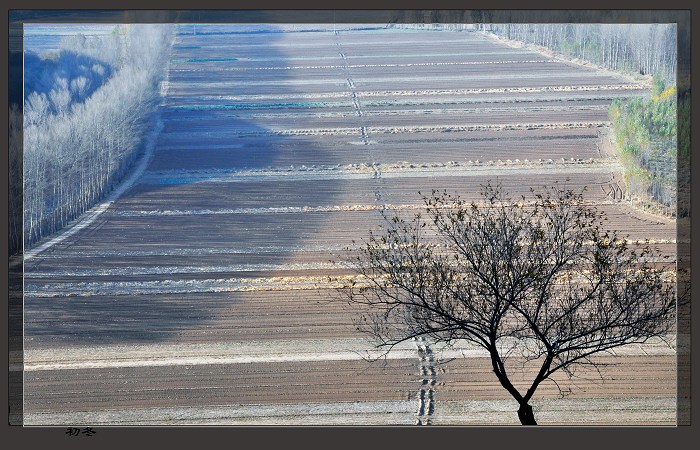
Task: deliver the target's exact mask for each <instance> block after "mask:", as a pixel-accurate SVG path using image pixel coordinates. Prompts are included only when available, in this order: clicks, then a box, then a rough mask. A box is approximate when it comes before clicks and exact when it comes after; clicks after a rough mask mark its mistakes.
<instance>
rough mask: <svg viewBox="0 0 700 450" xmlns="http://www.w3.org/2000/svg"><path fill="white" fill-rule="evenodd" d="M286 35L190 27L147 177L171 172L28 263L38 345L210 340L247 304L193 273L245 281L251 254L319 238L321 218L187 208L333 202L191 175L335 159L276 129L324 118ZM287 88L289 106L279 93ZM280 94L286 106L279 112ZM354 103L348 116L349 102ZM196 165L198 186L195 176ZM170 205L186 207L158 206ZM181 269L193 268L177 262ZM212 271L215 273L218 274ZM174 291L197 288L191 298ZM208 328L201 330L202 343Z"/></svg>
mask: <svg viewBox="0 0 700 450" xmlns="http://www.w3.org/2000/svg"><path fill="white" fill-rule="evenodd" d="M195 33H196V34H195ZM304 34H305V36H306V35H308V36H311V35H312V34H313V36H312V38H313V39H318V40H327V41H328V45H327V48H326V49H325V50H324V51H325V53H324V55H325V56H326V57H330V56H332V50H333V49H334V48H335V46H334V43H333V40H332V39H333V33H332V32H323V33H304ZM285 37H286V36H285V34H283V33H279V32H270V30H266V31H265V32H257V33H256V32H244V33H236V32H232V31H231V28H228V27H227V26H225V25H208V26H203V25H197V29H196V30H195V29H194V27H191V26H184V25H182V26H180V28H179V32H178V35H177V39H176V44H175V46H174V48H173V53H172V56H171V65H170V68H169V83H170V88H169V91H168V95H167V97H166V98H165V100H164V102H163V103H164V104H163V106H162V107H161V113H162V114H161V119H162V122H163V130H162V132H161V133H160V135H159V137H158V140H157V143H156V148H155V152H154V155H153V159H152V161H151V163H150V166H149V167H148V169H147V172H146V174H149V173H150V174H153V173H155V172H156V171H163V172H162V174H161V176H160V178H157V179H155V180H150V181H147V180H145V179H142V181H146V182H143V183H141V184H139V183H138V182H137V184H136V185H135V186H134V187H132V188H131V189H130V190H129V191H127V192H126V193H125V194H124V195H123V196H122V197H121V198H120V199H119V200H118V201H117V202H116V203H115V204H113V205H112V207H111V208H110V209H109V210H108V211H107V212H106V213H105V214H103V215H102V216H100V217H99V218H98V219H97V220H96V221H95V222H93V223H92V224H91V225H90V226H89V227H87V228H85V229H84V230H81V231H80V232H78V233H76V234H75V235H73V236H71V237H70V238H69V239H66V240H65V241H63V242H61V243H59V244H57V245H55V246H53V247H51V248H50V249H48V250H46V251H45V252H43V253H41V254H40V255H38V256H37V257H35V258H34V259H32V260H30V261H28V262H27V263H26V265H25V289H26V291H25V292H26V297H25V303H24V306H25V308H24V313H25V321H24V324H25V344H26V345H27V347H28V348H31V347H34V346H36V347H46V346H49V347H50V346H57V345H67V346H70V345H94V344H125V343H129V344H135V343H150V342H163V341H178V342H179V341H181V340H191V339H205V340H206V339H207V337H206V336H207V333H210V331H207V330H209V329H211V328H212V325H211V324H212V323H214V324H215V323H216V320H217V315H218V314H220V311H221V310H222V309H225V310H227V311H230V310H231V309H232V308H233V309H235V308H236V307H237V302H239V300H237V299H236V296H235V294H231V293H225V292H219V293H216V292H211V291H209V292H197V289H198V288H197V286H198V282H197V281H196V280H197V279H201V278H212V279H220V278H227V277H232V276H238V275H240V274H237V273H235V271H234V270H233V269H227V267H229V268H230V267H232V266H235V265H236V264H245V263H246V261H250V260H251V259H253V260H254V261H256V262H258V263H265V262H266V260H268V262H271V263H273V264H279V263H280V262H281V261H284V260H285V259H286V258H287V257H288V256H289V255H290V254H291V253H292V250H289V249H291V248H295V247H296V248H298V247H299V246H302V245H303V244H304V242H303V239H304V237H303V236H309V235H313V234H314V233H320V232H322V229H321V228H320V227H321V226H322V223H319V222H316V221H314V218H313V217H312V215H307V216H306V217H303V216H302V215H300V216H298V217H299V218H298V220H299V221H301V222H294V220H291V221H290V220H287V221H286V222H284V224H282V225H280V224H279V223H277V224H276V223H275V221H277V220H278V217H279V215H273V216H266V215H264V214H248V215H238V214H234V215H226V214H220V215H209V214H194V213H189V212H191V211H201V210H203V209H227V208H236V207H239V206H241V205H245V206H246V207H256V205H257V207H270V206H273V207H276V206H280V202H284V201H288V200H289V198H290V196H291V197H294V198H299V199H304V198H305V197H309V196H310V197H309V198H312V199H313V200H311V201H313V202H314V203H316V204H324V205H329V204H333V202H334V198H333V197H334V194H332V193H325V192H323V191H316V192H311V193H309V192H304V191H299V192H292V193H290V191H289V189H286V190H284V191H283V190H282V189H278V188H277V187H276V184H275V182H274V181H269V182H267V183H268V184H269V186H270V191H269V192H263V193H261V192H257V193H256V195H252V197H254V200H253V201H251V200H250V198H251V195H250V193H246V192H240V191H239V190H238V188H237V186H239V184H238V183H217V182H211V183H210V182H204V183H196V182H195V181H203V179H204V180H206V178H207V177H208V176H210V175H211V173H213V172H216V171H237V170H241V169H259V168H265V167H272V168H275V167H277V166H287V165H289V164H290V161H297V162H294V163H293V164H299V165H301V164H305V161H308V162H306V163H308V164H312V163H313V162H312V161H320V162H322V163H325V164H334V163H336V162H337V160H336V159H334V157H332V156H328V157H325V156H324V154H325V152H326V147H325V146H324V144H323V140H322V139H321V138H316V139H311V138H309V139H307V138H305V137H303V136H301V137H299V136H294V137H286V136H280V135H274V134H271V133H270V129H269V128H270V127H272V126H275V127H290V128H311V127H314V126H315V121H316V118H314V116H313V114H306V115H303V116H302V115H300V116H299V117H298V118H295V117H294V112H295V111H305V112H307V113H308V112H309V111H312V112H313V109H311V110H310V109H309V107H308V105H303V104H301V103H299V104H295V102H298V100H294V99H293V98H294V96H295V94H301V93H305V91H301V90H300V89H301V88H302V87H303V86H305V84H304V83H296V84H287V83H286V81H288V80H289V79H290V78H292V77H295V76H296V77H304V76H305V75H308V74H304V73H303V72H296V73H295V71H293V70H288V69H284V68H280V67H284V66H288V65H292V64H290V63H289V62H288V61H286V55H287V53H286V51H296V52H297V54H299V52H300V51H299V50H298V49H296V50H295V48H294V46H293V45H292V46H289V47H279V46H276V44H277V43H279V41H281V40H283V39H284V38H285ZM305 39H307V38H305ZM304 42H308V41H306V40H305V41H304ZM312 48H313V47H312ZM336 56H337V53H336ZM260 57H262V59H260ZM338 59H340V58H338ZM312 63H313V62H311V63H310V64H309V65H312ZM335 63H336V64H337V62H335ZM255 67H258V68H259V67H266V68H264V69H254V68H255ZM333 70H334V72H331V71H329V72H328V73H324V75H325V78H332V77H336V78H338V83H336V84H334V86H337V87H332V88H330V87H329V88H328V89H335V92H337V93H339V94H341V93H342V94H346V93H347V92H346V89H347V87H346V86H344V76H343V75H342V72H341V71H340V70H339V69H333ZM316 89H321V90H320V92H323V90H322V88H318V87H317V88H316ZM277 94H283V96H284V97H288V98H291V100H289V99H288V100H283V101H282V100H279V99H276V98H275V96H276V95H277ZM339 97H340V95H339ZM344 98H347V96H344ZM281 102H282V103H284V105H283V107H282V108H280V107H279V105H277V106H275V104H276V103H277V104H279V103H281ZM321 107H323V105H321ZM341 107H342V106H341ZM347 109H348V110H349V111H351V112H352V104H351V103H350V102H349V101H348V106H347ZM342 120H343V122H342V123H338V124H336V126H344V127H350V126H354V125H355V123H351V124H348V123H346V122H347V121H348V120H353V119H342ZM355 120H356V119H355ZM358 129H359V127H358ZM344 138H346V140H348V141H349V140H351V139H357V137H353V136H346V137H344ZM342 144H343V143H342V142H341V143H339V144H338V145H342ZM317 163H318V162H317ZM212 171H213V172H212ZM193 172H197V177H199V178H197V179H196V180H194V179H192V178H191V177H190V175H191V174H192V173H193ZM188 174H190V175H188ZM338 183H342V181H338ZM336 192H337V191H336ZM285 196H286V197H285ZM300 201H301V200H300ZM162 210H178V211H185V213H183V214H179V215H163V214H157V213H153V211H162ZM144 211H145V213H144ZM297 228H303V229H304V232H303V233H297V232H296V230H297ZM271 246H272V247H281V249H278V250H276V251H275V252H273V253H269V255H270V256H269V258H272V259H269V258H268V254H267V253H265V254H256V253H255V250H254V249H255V248H266V247H268V248H269V247H271ZM251 249H252V250H251ZM183 266H185V267H189V269H187V270H184V271H183V270H179V271H178V270H177V268H182V267H183ZM208 267H219V268H218V269H215V270H216V272H215V273H214V272H212V273H210V272H208V270H209V269H207V268H208ZM221 267H223V269H221ZM143 272H149V273H146V274H144V273H143ZM172 286H190V287H191V292H181V291H178V289H180V288H177V289H172ZM149 287H151V288H153V289H152V292H151V293H149V292H148V289H149ZM185 289H189V288H185ZM32 292H34V293H36V294H34V295H32ZM115 292H118V293H119V294H120V295H114V293H115ZM213 327H214V328H216V325H213ZM198 333H199V334H200V335H201V338H196V337H195V338H193V337H192V336H197V335H198Z"/></svg>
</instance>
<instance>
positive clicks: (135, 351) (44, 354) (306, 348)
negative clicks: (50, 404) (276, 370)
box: [24, 338, 675, 376]
mask: <svg viewBox="0 0 700 450" xmlns="http://www.w3.org/2000/svg"><path fill="white" fill-rule="evenodd" d="M426 344H427V341H426V342H425V343H424V344H423V345H424V346H425V345H426ZM419 350H420V349H419ZM430 354H431V358H434V362H438V363H439V361H441V360H449V359H454V358H488V353H487V352H486V351H485V350H484V349H482V348H481V347H478V346H476V345H474V344H472V343H469V342H465V341H458V342H456V343H454V345H453V346H451V347H445V346H444V345H436V344H431V345H430ZM610 354H614V355H616V356H640V355H644V356H673V355H675V351H674V350H673V349H672V348H670V347H669V346H668V345H667V344H665V343H663V342H662V341H661V340H658V339H657V340H654V341H650V342H649V343H646V344H630V345H627V346H623V347H620V348H619V349H617V350H615V351H611V352H610ZM377 358H386V359H415V358H416V348H415V347H414V346H413V343H411V342H406V343H402V344H399V345H397V346H396V347H395V348H394V349H392V350H391V351H390V352H388V353H387V352H386V351H384V350H377V349H376V348H374V347H372V345H371V344H370V343H369V342H368V341H367V340H366V339H362V338H355V339H299V340H297V341H293V342H292V341H258V342H255V341H246V342H227V343H223V342H222V343H206V344H144V345H134V346H126V345H119V346H90V347H65V348H53V349H35V350H32V349H27V350H25V352H24V370H25V371H28V372H32V371H45V370H76V369H99V368H122V367H160V366H197V365H210V364H251V363H280V362H312V361H359V360H363V359H364V360H368V359H377ZM434 362H433V359H431V364H434ZM433 376H434V374H433Z"/></svg>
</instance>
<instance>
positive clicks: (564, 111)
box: [24, 26, 676, 425]
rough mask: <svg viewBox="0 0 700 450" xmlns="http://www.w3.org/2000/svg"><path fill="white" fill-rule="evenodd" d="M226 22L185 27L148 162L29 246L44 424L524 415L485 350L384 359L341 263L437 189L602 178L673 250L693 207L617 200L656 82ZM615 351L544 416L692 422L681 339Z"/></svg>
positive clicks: (515, 188)
mask: <svg viewBox="0 0 700 450" xmlns="http://www.w3.org/2000/svg"><path fill="white" fill-rule="evenodd" d="M228 31H230V30H226V29H225V28H224V27H222V26H211V27H210V28H209V32H208V33H205V34H198V35H197V36H193V35H192V34H188V31H187V30H186V29H185V28H183V29H181V33H179V34H178V36H177V38H176V42H175V46H174V49H173V54H172V57H171V62H170V66H169V72H168V81H167V84H166V87H165V90H166V96H165V98H164V100H163V104H162V106H161V108H160V114H161V120H162V125H163V127H162V130H161V132H160V134H159V135H158V137H157V140H156V142H155V148H154V153H153V158H152V160H151V161H150V164H149V166H148V167H147V168H146V170H145V171H144V172H143V174H142V176H141V177H140V178H139V179H138V180H137V181H136V183H135V184H134V185H133V186H132V187H131V188H130V189H129V190H128V191H126V192H125V193H124V194H123V195H122V196H121V197H120V198H119V199H118V200H117V201H115V202H114V203H112V204H111V205H110V206H109V208H107V210H106V211H105V212H103V213H102V214H100V215H99V216H98V217H97V218H96V219H95V220H94V221H93V222H92V223H90V224H89V225H88V226H86V227H85V228H83V229H80V230H79V231H77V232H76V233H75V234H73V235H71V236H69V237H67V238H66V239H65V240H62V241H61V242H59V243H57V244H55V245H52V246H50V247H49V248H48V249H47V250H45V251H43V252H41V253H39V254H38V255H36V256H34V257H33V258H31V259H29V260H27V261H26V262H25V303H24V305H25V350H26V354H25V370H26V372H25V385H24V386H25V404H24V408H25V409H24V412H25V423H27V424H50V425H65V424H72V425H75V424H82V423H84V424H86V425H89V424H92V425H94V424H100V423H102V424H130V423H134V424H141V423H142V424H174V425H178V424H190V423H192V424H249V423H256V424H350V425H353V424H354V425H359V424H415V423H416V422H421V423H431V424H516V423H517V415H516V413H515V410H516V409H517V406H516V405H514V404H512V402H511V401H509V399H508V397H507V393H506V392H505V390H503V389H502V388H501V387H500V386H499V385H498V384H497V382H496V380H495V377H494V376H493V374H492V373H491V372H490V371H489V368H488V364H487V360H486V359H485V358H484V355H481V354H479V353H478V352H477V351H475V350H473V349H469V348H466V347H465V348H462V350H461V353H459V354H447V353H441V352H437V351H436V349H433V348H431V347H430V345H429V344H428V343H424V342H420V341H417V342H415V343H408V344H407V345H406V346H404V347H402V348H400V349H398V350H397V351H396V352H395V353H393V354H390V355H389V356H388V357H387V358H386V359H381V360H379V361H376V362H374V363H369V362H367V361H365V360H364V359H363V357H366V356H367V353H366V352H367V350H368V349H370V344H369V343H367V342H366V341H364V340H363V338H364V337H363V336H362V335H359V334H358V333H357V332H356V331H355V330H354V326H353V323H352V317H353V311H352V310H351V309H348V308H346V307H344V306H343V304H342V303H341V302H338V301H335V300H334V299H333V295H332V292H333V291H332V289H329V288H330V287H332V286H331V285H329V284H328V282H327V281H326V279H327V277H328V276H329V275H331V276H334V275H343V274H346V273H347V272H346V271H345V270H344V269H342V268H336V267H335V266H333V265H332V264H330V262H329V260H331V259H335V257H334V255H339V254H342V253H343V249H344V248H345V247H347V246H350V245H351V242H352V240H353V239H354V240H361V239H362V238H363V237H364V236H366V235H367V231H368V229H369V228H372V227H375V226H377V225H378V224H379V223H380V221H381V218H380V215H379V211H380V210H381V209H382V208H389V209H391V208H394V209H396V210H399V211H407V212H409V213H410V212H412V211H414V210H415V209H416V208H417V207H419V206H420V205H421V204H422V203H421V199H420V196H419V195H418V191H421V192H430V191H431V189H448V190H449V191H452V192H457V193H459V194H460V195H462V196H463V197H465V198H476V195H477V193H478V190H479V185H480V184H482V183H485V182H486V181H488V180H495V179H498V180H499V181H501V182H502V183H503V185H504V186H505V187H506V188H507V189H508V190H509V191H510V192H511V194H513V195H514V196H519V195H520V194H526V193H527V192H528V190H529V188H530V186H533V187H537V186H540V185H542V184H544V183H546V184H552V183H554V182H559V183H560V184H564V185H566V186H569V187H572V188H576V189H577V188H581V187H584V186H586V187H587V192H586V198H587V199H588V200H589V201H590V202H593V203H595V204H598V205H599V206H600V208H601V209H603V210H604V211H605V212H606V213H607V214H608V217H609V225H610V226H611V227H613V228H616V229H618V230H620V231H622V232H623V234H629V235H630V238H631V239H633V240H636V239H642V240H643V239H651V240H653V242H655V243H657V244H658V245H659V247H660V248H661V249H662V250H663V251H664V253H666V254H668V255H669V256H671V257H674V256H675V254H674V252H675V245H674V244H675V222H673V221H672V220H668V219H664V218H659V217H656V216H653V215H650V214H648V213H645V212H640V211H637V210H635V209H633V208H631V207H629V206H628V205H627V204H625V203H623V202H620V201H618V199H619V189H621V188H622V186H623V185H622V183H621V173H620V165H619V163H618V162H617V160H616V158H615V156H614V154H613V153H612V152H611V150H610V148H609V145H608V142H607V137H606V132H607V125H608V118H607V105H609V103H610V102H611V101H612V100H613V99H614V98H626V97H633V96H638V95H641V94H642V93H643V92H644V89H645V87H644V86H642V85H639V84H636V83H633V82H631V81H629V80H626V79H623V78H620V77H617V76H614V75H610V74H609V73H599V72H596V71H595V70H592V69H590V68H585V67H580V66H575V65H573V64H570V63H564V62H560V61H557V60H554V59H552V58H550V57H547V56H543V55H540V54H538V53H534V52H531V51H527V50H523V49H513V48H510V47H508V46H506V45H504V44H502V43H499V42H497V41H495V40H492V39H490V38H488V37H486V36H484V35H481V34H478V33H470V32H462V33H457V32H420V31H406V30H376V31H340V32H338V33H333V32H332V31H328V32H306V33H302V32H286V33H252V34H230V33H228ZM462 355H465V357H462ZM455 356H460V357H459V358H458V359H454V360H451V361H450V359H451V358H453V357H455ZM601 362H604V363H612V362H615V363H617V365H614V366H608V365H606V366H603V369H602V371H601V373H600V374H597V373H594V372H593V373H592V372H585V373H582V374H581V375H582V376H581V377H579V378H578V380H577V382H576V386H574V389H573V392H572V393H571V395H568V396H566V397H564V398H563V399H562V398H559V396H558V393H559V391H558V390H557V389H556V387H555V386H554V385H553V384H551V385H546V386H545V385H543V386H542V387H541V390H540V391H538V394H537V395H536V396H535V397H536V398H535V400H534V401H533V403H534V404H535V413H536V415H537V417H538V419H539V421H540V423H552V424H559V423H570V424H634V425H641V424H664V425H672V424H674V423H675V386H676V378H675V355H674V353H673V351H672V350H670V349H667V348H665V347H663V346H658V345H652V346H643V347H634V348H631V349H630V350H629V351H628V352H627V353H626V354H624V355H622V356H620V357H619V358H614V359H613V358H610V357H603V358H602V359H601ZM523 376H524V375H523ZM557 381H562V380H559V379H558V380H557ZM562 385H567V384H566V383H563V384H562Z"/></svg>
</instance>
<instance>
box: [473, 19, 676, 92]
mask: <svg viewBox="0 0 700 450" xmlns="http://www.w3.org/2000/svg"><path fill="white" fill-rule="evenodd" d="M486 29H487V30H488V31H491V32H492V33H494V34H497V35H499V36H502V37H505V38H507V39H513V40H516V41H521V42H524V43H527V44H535V45H540V46H542V47H546V48H548V49H551V50H554V51H557V52H560V53H562V54H564V55H567V56H570V57H573V58H580V59H582V60H585V61H589V62H592V63H594V64H597V65H599V66H602V67H605V68H608V69H611V70H616V71H620V72H628V73H636V74H640V75H656V76H657V77H661V78H663V80H664V82H665V83H666V84H673V83H675V79H676V56H677V49H676V25H675V24H603V23H599V24H583V23H580V24H571V23H546V24H498V25H496V24H494V25H487V26H486Z"/></svg>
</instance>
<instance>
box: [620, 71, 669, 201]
mask: <svg viewBox="0 0 700 450" xmlns="http://www.w3.org/2000/svg"><path fill="white" fill-rule="evenodd" d="M652 93H653V95H652V97H651V98H647V99H643V98H635V99H633V100H630V101H629V102H627V103H622V102H621V101H619V100H615V101H614V102H613V103H612V105H611V106H610V110H609V115H610V120H611V121H612V123H613V131H614V133H615V140H616V142H617V146H618V148H619V149H620V150H621V159H622V163H623V166H624V168H625V180H626V181H627V187H628V190H629V191H630V193H631V194H632V195H633V196H637V197H649V198H651V199H653V200H654V201H656V202H658V203H661V204H663V205H665V206H669V207H673V206H674V203H675V197H676V196H675V190H676V186H675V184H676V176H675V166H676V156H677V150H676V147H677V146H676V142H677V139H676V129H677V118H676V111H677V106H676V103H677V101H676V88H675V86H671V87H668V88H667V87H666V83H665V81H664V80H663V78H662V77H661V76H655V77H654V80H653V90H652Z"/></svg>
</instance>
